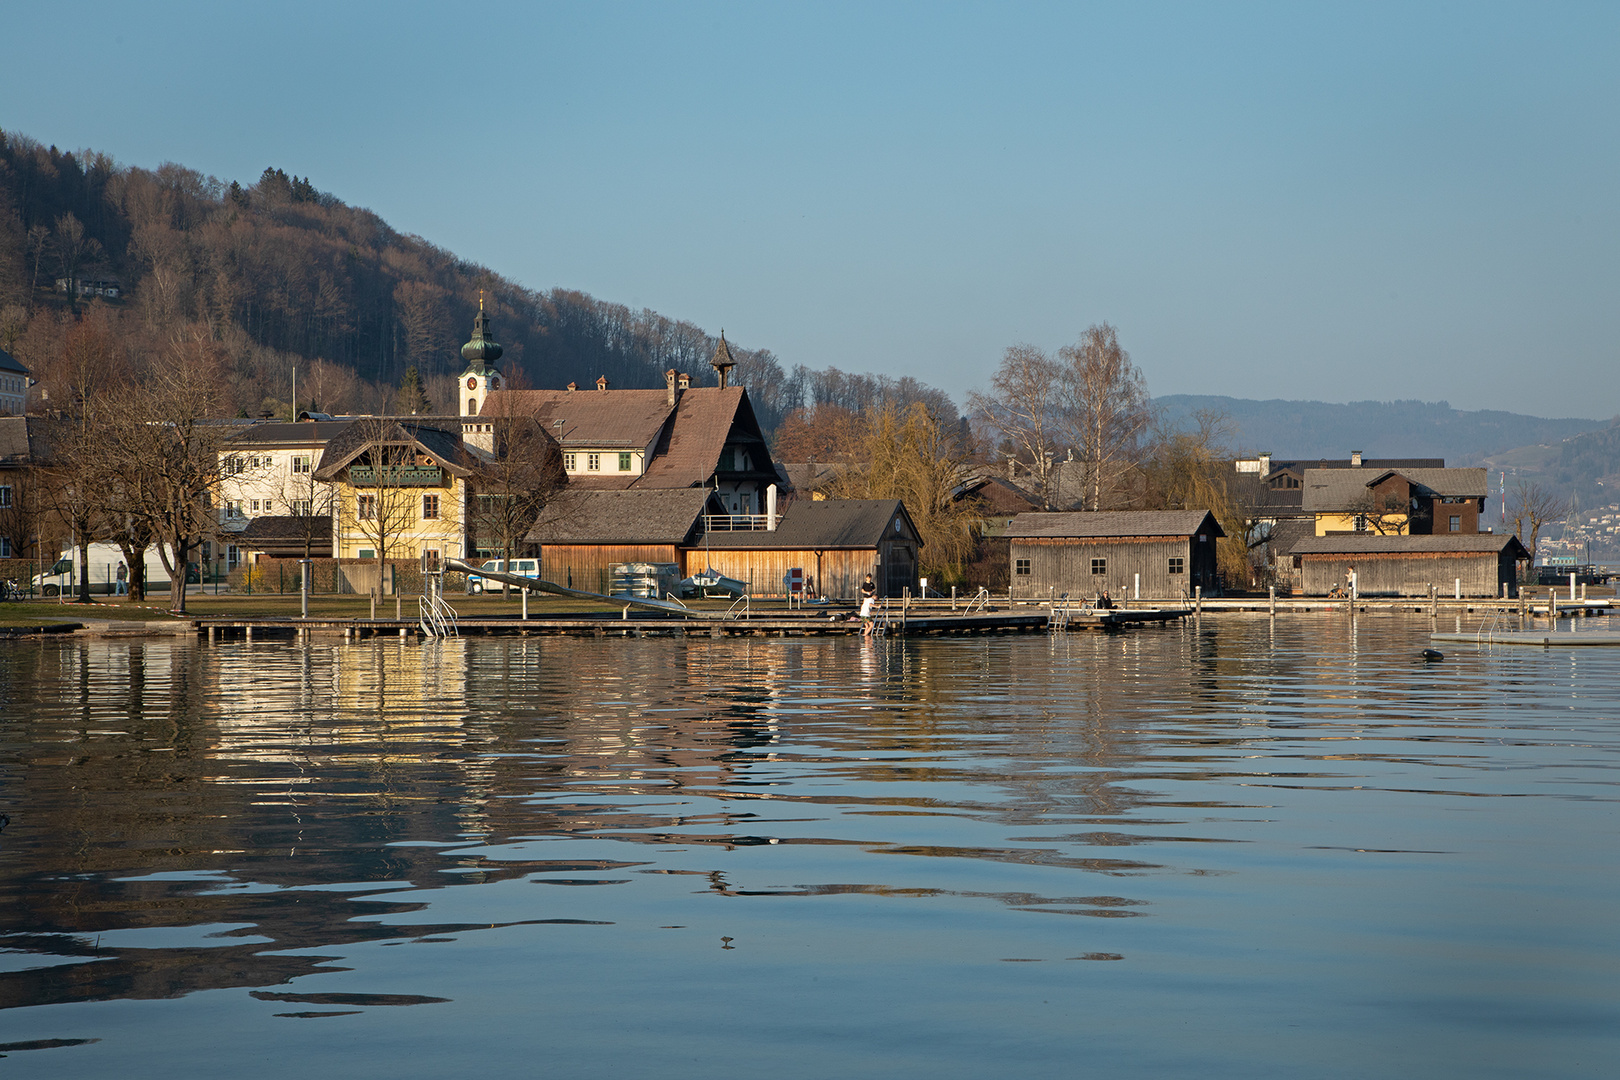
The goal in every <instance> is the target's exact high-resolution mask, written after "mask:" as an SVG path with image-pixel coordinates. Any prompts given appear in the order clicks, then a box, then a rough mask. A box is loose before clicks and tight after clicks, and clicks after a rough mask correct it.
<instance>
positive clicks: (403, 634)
mask: <svg viewBox="0 0 1620 1080" xmlns="http://www.w3.org/2000/svg"><path fill="white" fill-rule="evenodd" d="M399 636H400V637H404V636H405V628H404V627H403V626H402V627H400V628H399Z"/></svg>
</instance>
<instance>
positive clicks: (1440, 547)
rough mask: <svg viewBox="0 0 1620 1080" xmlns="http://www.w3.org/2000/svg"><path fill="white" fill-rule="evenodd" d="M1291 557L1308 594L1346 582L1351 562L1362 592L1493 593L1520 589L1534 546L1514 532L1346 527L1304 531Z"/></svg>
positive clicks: (1512, 592) (1323, 593) (1322, 592)
mask: <svg viewBox="0 0 1620 1080" xmlns="http://www.w3.org/2000/svg"><path fill="white" fill-rule="evenodd" d="M1293 557H1294V562H1295V565H1296V566H1297V567H1298V568H1299V573H1300V582H1301V586H1302V591H1303V592H1304V594H1305V595H1306V596H1326V595H1328V594H1329V592H1330V591H1332V590H1333V589H1334V588H1335V587H1339V588H1344V587H1346V586H1347V585H1348V581H1347V579H1348V577H1349V572H1350V570H1351V569H1352V568H1353V569H1354V570H1355V575H1356V593H1357V595H1359V596H1427V595H1429V590H1430V587H1431V586H1432V587H1433V588H1434V589H1435V591H1436V592H1437V593H1438V594H1439V595H1442V596H1451V595H1453V594H1454V593H1455V592H1458V591H1460V592H1461V595H1462V596H1464V597H1494V596H1504V595H1505V596H1517V595H1518V577H1519V575H1518V564H1519V562H1521V561H1528V560H1529V558H1530V552H1529V551H1527V550H1526V549H1525V546H1524V545H1523V544H1521V543H1520V542H1519V538H1518V537H1516V536H1513V535H1511V534H1508V535H1500V534H1496V533H1475V534H1472V535H1470V534H1467V533H1460V534H1459V533H1452V534H1446V533H1439V534H1436V535H1433V536H1426V535H1419V536H1379V535H1377V534H1376V533H1342V534H1339V535H1335V536H1308V537H1305V538H1304V539H1302V540H1300V541H1298V542H1296V543H1295V544H1294V547H1293ZM1504 589H1505V590H1506V591H1505V592H1504Z"/></svg>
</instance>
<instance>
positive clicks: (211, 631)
mask: <svg viewBox="0 0 1620 1080" xmlns="http://www.w3.org/2000/svg"><path fill="white" fill-rule="evenodd" d="M213 643H214V628H213V627H212V626H210V627H209V628H208V644H210V645H212V644H213Z"/></svg>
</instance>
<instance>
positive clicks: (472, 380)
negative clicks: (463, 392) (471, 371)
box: [467, 375, 478, 390]
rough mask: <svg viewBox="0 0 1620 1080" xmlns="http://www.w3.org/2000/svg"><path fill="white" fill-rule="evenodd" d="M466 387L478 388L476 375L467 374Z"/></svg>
mask: <svg viewBox="0 0 1620 1080" xmlns="http://www.w3.org/2000/svg"><path fill="white" fill-rule="evenodd" d="M467 389H469V390H476V389H478V376H476V375H469V376H468V377H467Z"/></svg>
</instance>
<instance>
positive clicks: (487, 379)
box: [457, 289, 502, 416]
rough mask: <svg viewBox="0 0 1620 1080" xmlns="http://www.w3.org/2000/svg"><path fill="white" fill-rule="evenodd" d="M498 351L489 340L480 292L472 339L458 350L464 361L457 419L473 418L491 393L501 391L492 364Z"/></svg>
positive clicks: (498, 347)
mask: <svg viewBox="0 0 1620 1080" xmlns="http://www.w3.org/2000/svg"><path fill="white" fill-rule="evenodd" d="M501 352H502V349H501V347H500V345H498V344H497V343H496V341H495V339H494V338H492V337H490V336H489V316H488V315H486V314H484V290H483V289H479V290H478V317H477V318H475V319H474V320H473V331H472V339H471V340H469V341H468V342H467V344H465V345H463V346H462V347H461V358H462V359H463V360H465V361H467V370H466V371H463V372H462V373H461V383H460V387H461V389H460V392H459V393H458V394H457V397H459V398H460V399H461V415H462V416H477V415H478V414H479V412H480V411H481V410H482V409H483V407H484V398H486V397H488V396H489V392H490V391H491V390H499V389H500V388H501V373H500V371H499V370H498V369H497V368H496V367H495V361H497V360H499V359H500V358H501Z"/></svg>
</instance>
